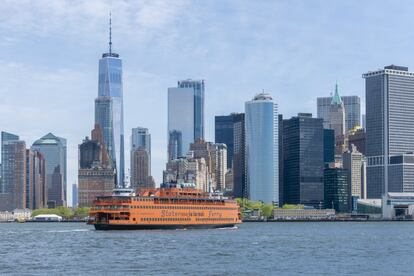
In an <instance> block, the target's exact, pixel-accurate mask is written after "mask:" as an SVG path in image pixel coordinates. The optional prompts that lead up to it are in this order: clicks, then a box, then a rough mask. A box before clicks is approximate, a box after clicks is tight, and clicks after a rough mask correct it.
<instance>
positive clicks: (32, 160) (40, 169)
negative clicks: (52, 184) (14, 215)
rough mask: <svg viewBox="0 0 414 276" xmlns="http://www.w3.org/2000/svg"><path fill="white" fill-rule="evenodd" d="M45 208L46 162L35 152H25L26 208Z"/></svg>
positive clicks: (29, 150)
mask: <svg viewBox="0 0 414 276" xmlns="http://www.w3.org/2000/svg"><path fill="white" fill-rule="evenodd" d="M46 207H47V187H46V162H45V158H44V157H43V155H42V154H41V153H40V152H38V151H35V150H32V149H27V150H26V208H29V209H39V208H46Z"/></svg>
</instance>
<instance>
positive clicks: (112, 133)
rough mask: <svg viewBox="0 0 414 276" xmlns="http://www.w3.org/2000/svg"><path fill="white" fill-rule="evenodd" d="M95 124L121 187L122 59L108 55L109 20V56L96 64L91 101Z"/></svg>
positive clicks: (122, 143) (122, 182) (122, 177)
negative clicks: (95, 86) (94, 93)
mask: <svg viewBox="0 0 414 276" xmlns="http://www.w3.org/2000/svg"><path fill="white" fill-rule="evenodd" d="M95 123H96V124H99V125H100V127H101V129H102V132H103V138H104V144H105V147H106V149H107V151H108V153H109V156H110V158H111V160H112V164H113V167H114V168H115V169H116V173H117V183H118V185H120V186H123V185H124V178H125V165H124V162H125V156H124V154H125V153H124V107H123V90H122V59H120V58H119V55H118V54H117V53H114V52H112V32H111V19H109V52H108V53H104V54H102V58H101V59H100V60H99V81H98V98H97V99H96V100H95Z"/></svg>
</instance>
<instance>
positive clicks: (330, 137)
mask: <svg viewBox="0 0 414 276" xmlns="http://www.w3.org/2000/svg"><path fill="white" fill-rule="evenodd" d="M323 161H324V163H325V164H328V163H332V162H335V132H334V130H333V129H329V128H325V129H324V130H323Z"/></svg>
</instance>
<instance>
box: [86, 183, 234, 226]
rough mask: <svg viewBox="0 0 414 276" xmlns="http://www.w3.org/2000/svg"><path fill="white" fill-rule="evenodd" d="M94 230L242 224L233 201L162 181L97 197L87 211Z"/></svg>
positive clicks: (117, 190)
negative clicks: (136, 191)
mask: <svg viewBox="0 0 414 276" xmlns="http://www.w3.org/2000/svg"><path fill="white" fill-rule="evenodd" d="M89 217H90V220H89V222H88V223H89V224H92V225H94V226H95V229H96V230H132V229H190V228H220V227H233V226H234V225H236V224H239V223H241V215H240V208H239V205H238V203H237V202H236V201H235V200H231V199H227V198H224V197H222V196H219V195H216V196H214V195H210V194H208V193H205V192H202V191H200V190H197V189H194V188H193V187H192V186H186V185H183V184H174V183H165V184H162V186H161V188H157V189H143V190H142V191H141V192H140V193H139V194H138V195H136V194H135V192H134V190H132V189H115V190H114V194H113V195H112V196H102V197H98V198H97V199H96V200H95V201H94V204H93V207H92V208H91V210H90V214H89Z"/></svg>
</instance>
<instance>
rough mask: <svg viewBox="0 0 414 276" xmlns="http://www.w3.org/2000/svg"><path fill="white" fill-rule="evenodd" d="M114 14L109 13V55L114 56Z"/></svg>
mask: <svg viewBox="0 0 414 276" xmlns="http://www.w3.org/2000/svg"><path fill="white" fill-rule="evenodd" d="M111 17H112V14H111V12H109V53H110V54H112V18H111Z"/></svg>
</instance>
